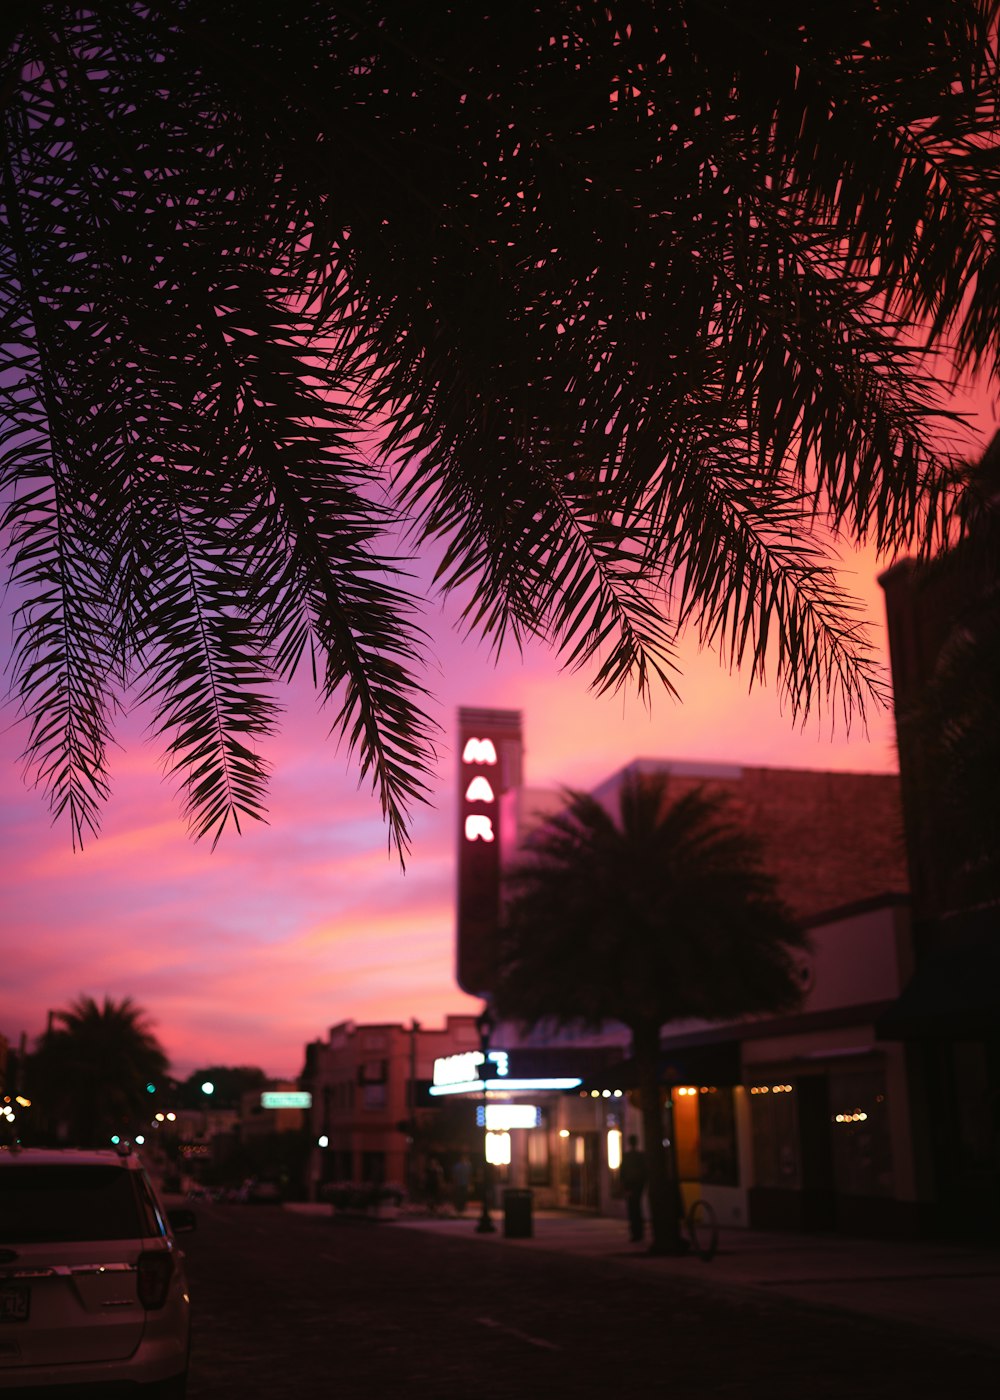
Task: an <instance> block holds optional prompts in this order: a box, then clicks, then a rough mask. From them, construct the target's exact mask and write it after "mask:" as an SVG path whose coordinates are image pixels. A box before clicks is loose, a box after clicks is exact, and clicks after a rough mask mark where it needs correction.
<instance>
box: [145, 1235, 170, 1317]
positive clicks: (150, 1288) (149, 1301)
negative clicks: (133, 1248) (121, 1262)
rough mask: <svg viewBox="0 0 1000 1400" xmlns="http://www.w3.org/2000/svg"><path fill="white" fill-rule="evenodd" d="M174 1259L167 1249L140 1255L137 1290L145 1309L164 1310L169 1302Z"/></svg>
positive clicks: (149, 1250) (152, 1250) (146, 1251)
mask: <svg viewBox="0 0 1000 1400" xmlns="http://www.w3.org/2000/svg"><path fill="white" fill-rule="evenodd" d="M173 1271H174V1258H173V1255H172V1254H171V1253H170V1251H169V1250H167V1249H148V1250H145V1251H144V1252H143V1253H142V1254H140V1255H139V1268H138V1278H137V1279H136V1289H137V1292H138V1294H139V1302H140V1303H141V1304H142V1306H143V1307H144V1308H162V1307H163V1304H164V1303H165V1302H166V1301H167V1291H168V1289H169V1288H170V1276H171V1274H172V1273H173Z"/></svg>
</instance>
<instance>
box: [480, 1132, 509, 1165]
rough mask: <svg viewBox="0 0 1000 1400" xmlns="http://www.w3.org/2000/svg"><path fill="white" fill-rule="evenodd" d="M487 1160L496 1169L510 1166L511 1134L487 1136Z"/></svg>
mask: <svg viewBox="0 0 1000 1400" xmlns="http://www.w3.org/2000/svg"><path fill="white" fill-rule="evenodd" d="M486 1160H487V1162H489V1163H490V1165H491V1166H494V1167H506V1166H509V1165H510V1133H487V1134H486Z"/></svg>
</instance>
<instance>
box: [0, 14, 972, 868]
mask: <svg viewBox="0 0 1000 1400" xmlns="http://www.w3.org/2000/svg"><path fill="white" fill-rule="evenodd" d="M997 14H998V0H953V3H951V4H948V5H938V6H925V7H923V8H922V9H921V10H920V11H919V13H915V12H914V8H913V6H910V5H905V4H889V3H886V0H857V3H854V4H852V5H851V6H850V7H848V8H847V9H846V10H844V9H841V10H838V12H837V14H836V18H835V21H832V20H831V19H830V14H829V11H828V7H825V6H813V7H810V6H800V5H793V6H775V5H774V4H771V3H764V0H757V2H756V3H754V2H753V0H751V3H747V0H668V3H662V4H657V5H653V4H650V3H649V2H648V0H623V2H622V3H620V4H616V5H614V6H600V5H586V4H583V5H581V4H579V3H578V0H537V3H534V4H532V3H528V4H524V5H514V6H478V5H471V4H470V5H454V4H452V3H448V4H441V3H437V0H429V3H426V4H421V5H419V6H406V5H388V4H385V3H384V0H352V3H351V4H350V5H341V4H338V3H337V0H295V3H290V4H274V3H273V0H213V3H211V4H205V3H202V0H160V3H157V4H155V5H150V4H148V3H145V0H107V2H106V3H102V4H100V5H91V6H82V7H81V6H67V5H64V4H62V3H57V0H32V3H30V4H29V3H25V0H11V3H8V4H7V5H6V6H5V7H4V9H3V16H2V19H0V93H2V94H3V100H2V103H0V345H3V346H4V347H5V348H4V349H3V351H2V352H0V508H2V510H3V516H2V522H3V525H4V527H5V529H6V532H7V541H8V559H9V561H10V564H11V568H12V578H13V583H14V587H13V588H12V589H11V590H10V591H9V597H10V598H11V599H12V600H13V609H14V621H15V635H16V643H15V650H14V654H13V659H12V663H11V672H12V678H13V684H14V690H15V693H16V695H17V697H18V700H19V703H20V706H21V709H22V712H23V719H24V723H25V732H26V745H25V754H26V758H27V760H28V768H29V772H30V774H31V775H32V776H33V777H34V779H35V780H36V781H37V782H38V783H39V784H40V785H41V786H42V788H43V789H44V790H45V792H46V793H47V795H48V798H49V801H50V803H51V804H52V807H53V809H54V811H55V812H56V813H57V814H62V815H64V816H65V817H66V818H67V819H68V822H69V825H70V828H71V830H72V833H73V839H74V841H76V840H81V841H82V840H83V837H84V834H85V833H88V834H89V833H90V832H92V831H95V830H96V829H97V826H98V823H99V813H100V808H101V804H102V801H103V799H104V797H105V796H106V793H107V790H108V763H107V755H108V747H109V744H110V741H111V738H112V727H111V726H112V718H113V716H114V714H115V711H116V708H117V707H118V706H119V705H121V704H124V703H126V702H132V701H133V700H134V701H136V702H145V704H146V705H147V706H148V707H150V709H151V715H152V720H151V723H152V728H153V729H154V731H155V732H156V733H158V734H159V735H160V736H161V737H162V742H163V744H164V747H165V750H166V756H167V761H168V765H169V767H170V769H171V770H172V772H173V773H174V775H175V776H176V777H177V779H178V781H179V783H180V785H181V788H182V791H183V793H184V797H185V805H186V810H187V812H188V815H189V819H190V821H191V824H192V829H193V831H194V832H195V833H196V834H197V835H202V834H212V835H214V837H215V839H218V836H219V834H220V833H221V832H222V830H223V829H224V828H225V827H226V826H227V824H228V823H230V822H235V823H236V825H237V826H238V825H239V822H240V821H241V820H242V819H243V818H245V817H253V818H261V817H262V816H263V814H264V810H265V809H264V794H265V789H266V780H267V763H266V760H265V758H264V756H263V754H262V752H261V744H262V743H263V741H265V740H266V739H267V737H268V736H269V735H270V734H271V733H272V731H273V729H274V727H275V725H276V724H277V722H278V717H279V704H278V700H277V691H276V686H277V685H278V684H279V683H281V682H284V681H286V680H287V679H288V678H289V677H290V676H291V675H292V674H293V673H294V672H295V671H296V669H297V668H298V667H300V665H305V666H307V667H309V668H310V669H311V671H312V674H313V677H314V680H315V683H316V685H317V687H318V690H319V692H320V695H321V696H322V698H323V700H324V701H325V702H327V703H329V704H330V705H331V707H332V711H333V715H332V728H333V729H334V730H335V731H338V732H339V733H340V734H342V735H343V736H344V737H345V739H346V740H347V742H348V744H349V745H350V747H351V750H352V752H353V753H354V754H355V755H356V757H357V761H358V764H359V767H360V770H361V773H362V776H363V777H364V778H366V779H368V780H370V781H371V782H372V783H373V785H374V787H375V789H376V790H377V791H378V793H379V796H380V799H381V803H382V807H383V810H384V812H385V815H386V818H387V821H388V824H389V832H390V839H391V841H392V842H394V843H395V844H396V845H397V847H398V848H399V849H400V852H401V853H402V851H403V849H404V848H405V844H406V839H407V835H406V834H407V813H408V810H409V808H410V806H411V804H412V803H413V802H414V801H417V800H422V799H423V798H424V797H425V796H426V790H427V780H428V772H429V768H430V766H431V763H432V761H433V758H434V738H435V729H434V726H433V724H432V722H431V721H430V720H429V719H428V717H427V715H426V713H425V707H424V701H425V696H424V691H423V688H422V685H421V672H420V667H421V665H422V663H423V659H424V645H425V639H424V636H423V633H422V631H421V628H420V626H419V609H420V605H421V604H422V602H423V599H422V598H421V597H419V596H418V594H419V590H418V589H417V588H416V587H415V586H414V585H411V584H410V583H409V582H408V580H407V576H406V573H405V551H406V550H410V549H414V548H417V547H420V546H433V547H434V549H435V550H436V551H437V556H438V557H439V559H440V568H439V573H438V577H437V580H436V582H437V584H438V586H439V587H440V588H441V589H443V590H445V591H448V590H452V589H462V590H464V593H463V596H464V597H465V598H467V599H468V601H467V606H466V609H465V614H464V616H465V621H466V623H467V624H468V626H469V628H470V629H473V630H475V631H477V632H478V633H480V634H481V635H484V636H486V637H488V638H490V639H491V640H492V641H493V642H494V643H495V644H496V645H497V646H499V645H500V644H501V643H502V642H503V641H504V639H505V638H506V637H508V636H510V637H512V638H513V639H514V640H515V641H517V640H519V639H520V638H521V637H523V636H526V635H535V636H539V637H542V638H544V639H546V640H549V641H551V642H552V644H553V645H554V646H555V647H556V648H557V650H558V652H559V654H560V655H561V656H562V657H563V658H564V659H565V661H566V662H567V664H569V665H571V666H578V665H589V666H591V667H593V668H594V680H595V685H596V686H597V687H598V688H599V689H606V688H609V687H618V686H620V685H622V684H625V683H626V682H628V681H629V680H634V682H635V683H636V685H637V686H638V687H639V688H640V690H645V689H646V688H648V687H649V686H651V685H652V684H654V683H663V684H664V685H666V686H667V687H668V688H673V686H674V684H675V679H676V675H675V668H674V653H673V643H674V640H675V637H676V635H677V632H678V629H680V628H686V627H688V628H693V629H695V631H696V632H697V634H698V635H699V636H700V638H701V640H702V641H703V642H704V643H705V644H707V645H711V646H714V647H715V648H716V649H717V650H718V651H719V652H720V653H721V657H722V660H723V661H724V662H725V663H727V664H729V665H739V664H741V663H742V664H745V665H746V666H747V668H748V669H749V671H750V672H751V674H752V675H753V676H754V677H755V678H758V679H764V678H765V677H771V678H774V679H775V680H776V681H777V683H778V686H779V687H780V688H781V689H782V690H783V691H784V692H785V696H786V698H787V699H788V700H789V702H790V707H791V710H792V712H793V713H794V714H796V715H798V716H801V715H802V713H803V712H804V711H806V710H808V709H809V707H810V706H812V705H815V704H829V705H831V706H843V707H844V708H845V709H846V711H847V712H848V713H849V714H850V713H852V712H853V711H854V710H856V709H857V708H858V707H860V706H862V705H863V704H864V701H865V699H866V697H870V696H871V694H872V693H873V691H877V690H878V680H877V671H876V669H875V667H874V665H873V662H872V657H871V655H870V653H869V651H868V648H867V645H866V639H865V635H864V632H863V629H862V628H861V626H860V624H859V621H858V617H857V613H856V611H855V609H854V606H853V604H852V601H851V599H850V597H848V596H846V595H845V594H844V593H843V592H842V591H841V589H840V587H839V586H838V583H837V579H836V575H835V573H834V571H833V568H832V567H831V562H830V556H829V554H828V553H827V550H826V547H825V545H824V543H823V541H824V540H825V539H826V538H827V537H828V532H834V533H839V534H840V535H841V536H843V537H846V538H848V539H853V540H857V541H872V542H874V543H875V544H876V545H878V546H879V547H880V548H881V549H882V550H884V551H892V550H894V549H896V548H898V547H901V546H904V545H905V546H906V547H918V548H919V547H921V546H926V545H927V544H928V542H930V541H932V540H935V539H937V538H939V533H940V530H941V529H942V528H943V526H944V525H946V523H947V518H948V514H949V509H950V501H951V478H952V468H953V458H954V453H953V451H952V450H951V448H950V447H949V445H948V436H947V430H948V429H949V425H950V421H951V418H952V415H951V414H950V413H949V412H948V411H947V403H948V399H947V393H948V386H947V385H946V384H942V383H940V382H939V380H938V378H937V377H936V375H937V374H938V373H939V367H940V366H941V365H942V364H945V363H949V364H952V365H954V366H955V372H956V373H961V372H965V371H974V370H977V369H981V370H983V371H984V372H986V373H992V372H994V371H995V369H996V361H997V354H998V347H1000V281H998V278H997V275H996V269H997V250H996V219H997V215H996V211H997V209H998V208H1000V167H998V164H997V162H996V160H995V158H994V137H995V132H996V128H997V124H998V121H997V58H996V52H995V47H994V39H995V34H996V19H997ZM814 526H818V527H819V529H818V530H814ZM404 530H405V531H408V532H410V533H408V534H403V535H402V536H401V534H400V532H401V531H404Z"/></svg>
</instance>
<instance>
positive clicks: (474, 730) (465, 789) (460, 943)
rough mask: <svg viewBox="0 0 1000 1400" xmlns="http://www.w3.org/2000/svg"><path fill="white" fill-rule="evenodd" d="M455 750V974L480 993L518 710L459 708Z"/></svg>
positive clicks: (517, 780)
mask: <svg viewBox="0 0 1000 1400" xmlns="http://www.w3.org/2000/svg"><path fill="white" fill-rule="evenodd" d="M458 754H459V762H458V784H459V793H458V799H459V800H458V900H457V930H456V935H457V936H456V977H457V980H458V985H459V986H460V987H461V988H462V990H463V991H465V992H469V993H470V995H472V996H484V995H485V994H486V993H487V992H489V991H490V989H491V987H492V986H493V949H494V944H495V938H496V928H497V918H498V916H499V908H500V849H501V844H502V838H503V836H504V834H505V833H504V831H503V822H504V816H503V806H504V804H503V803H502V802H501V799H502V798H503V796H504V794H506V793H508V792H513V791H514V789H515V788H518V787H520V785H521V755H522V739H521V715H520V713H519V711H517V710H472V709H462V710H459V712H458ZM507 820H508V821H509V820H511V815H510V814H508V817H507ZM506 834H507V835H508V836H509V837H512V836H513V835H514V833H513V832H510V833H506Z"/></svg>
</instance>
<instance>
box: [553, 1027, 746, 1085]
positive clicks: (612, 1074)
mask: <svg viewBox="0 0 1000 1400" xmlns="http://www.w3.org/2000/svg"><path fill="white" fill-rule="evenodd" d="M659 1077H660V1083H661V1084H712V1085H715V1086H717V1087H718V1086H722V1085H732V1084H739V1082H740V1045H739V1041H737V1040H727V1041H721V1042H716V1043H714V1044H710V1045H684V1046H678V1047H676V1048H670V1049H666V1050H663V1051H662V1053H661V1055H660V1076H659ZM637 1084H638V1079H637V1076H636V1070H635V1061H634V1060H633V1059H623V1060H619V1061H618V1062H617V1063H616V1064H612V1065H609V1066H607V1068H605V1069H602V1070H598V1071H597V1072H596V1073H595V1074H592V1075H590V1076H588V1077H587V1078H586V1079H584V1081H583V1084H582V1085H581V1087H580V1090H579V1091H578V1092H581V1093H587V1092H591V1091H593V1092H598V1091H603V1090H605V1089H610V1090H615V1089H634V1088H636V1087H637Z"/></svg>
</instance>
